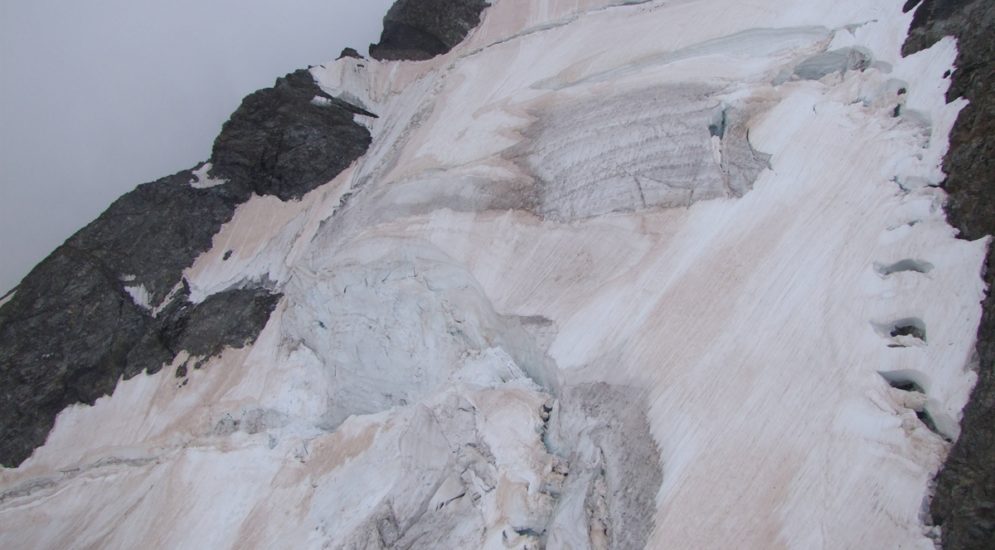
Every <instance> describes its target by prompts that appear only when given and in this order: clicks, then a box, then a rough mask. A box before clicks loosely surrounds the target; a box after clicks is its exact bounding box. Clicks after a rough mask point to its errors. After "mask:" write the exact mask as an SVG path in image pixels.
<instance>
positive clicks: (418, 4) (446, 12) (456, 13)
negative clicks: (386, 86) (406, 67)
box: [370, 0, 488, 60]
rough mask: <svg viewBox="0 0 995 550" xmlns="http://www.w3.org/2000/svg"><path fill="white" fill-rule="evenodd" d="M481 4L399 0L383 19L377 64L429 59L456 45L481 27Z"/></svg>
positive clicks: (373, 50) (474, 0) (374, 50)
mask: <svg viewBox="0 0 995 550" xmlns="http://www.w3.org/2000/svg"><path fill="white" fill-rule="evenodd" d="M487 5H488V3H487V2H486V1H484V0H398V1H397V2H395V3H394V5H393V6H392V7H391V8H390V11H388V12H387V15H386V16H385V17H384V19H383V32H382V33H381V34H380V43H379V44H372V45H370V55H371V56H372V57H373V58H375V59H379V60H395V59H414V60H422V59H430V58H432V57H435V56H437V55H440V54H444V53H446V52H448V51H449V50H451V49H453V47H455V46H456V45H457V44H459V43H460V42H461V41H462V40H463V39H464V38H466V35H467V34H469V32H470V30H472V29H473V28H474V27H476V26H477V25H478V24H479V23H480V14H481V13H482V12H483V11H484V8H486V7H487Z"/></svg>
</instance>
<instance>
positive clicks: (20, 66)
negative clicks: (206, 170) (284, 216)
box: [0, 0, 393, 295]
mask: <svg viewBox="0 0 995 550" xmlns="http://www.w3.org/2000/svg"><path fill="white" fill-rule="evenodd" d="M392 3H393V1H392V0H87V1H85V2H81V1H79V0H0V295H2V294H3V293H5V292H6V291H7V290H8V289H10V288H12V287H14V286H15V285H16V284H17V283H18V282H19V281H20V279H21V278H22V277H23V276H24V275H26V274H27V272H28V271H29V270H30V269H31V268H32V267H34V265H35V264H37V263H38V262H39V261H40V260H41V259H43V258H44V257H45V256H46V255H48V253H49V252H51V251H52V250H53V249H54V248H55V247H56V246H58V245H59V244H61V243H62V241H64V240H65V239H66V238H67V237H69V236H70V235H71V234H72V233H73V232H74V231H76V230H77V229H79V228H81V227H83V226H84V225H86V224H87V223H88V222H89V221H91V220H92V219H94V218H95V217H96V216H97V215H98V214H100V212H102V211H103V210H104V209H105V208H106V207H107V206H108V205H109V204H110V203H111V201H113V200H114V199H115V198H117V197H118V196H120V195H121V194H122V193H124V192H126V191H129V190H130V189H132V188H134V187H135V186H136V185H138V184H140V183H144V182H146V181H152V180H155V179H158V178H160V177H162V176H165V175H168V174H172V173H174V172H177V171H179V170H182V169H184V168H190V167H192V166H193V165H194V164H196V163H197V162H199V161H202V160H206V159H207V157H208V156H210V152H211V144H212V142H213V141H214V136H216V135H217V133H218V131H219V130H220V129H221V124H222V123H223V122H224V121H225V120H226V119H227V118H228V115H229V114H231V112H232V111H233V110H234V109H235V108H236V107H238V104H239V102H240V100H241V98H242V97H243V96H245V95H246V94H248V93H250V92H252V91H253V90H256V89H258V88H261V87H265V86H270V85H272V84H273V81H274V80H275V79H276V77H278V76H281V75H283V74H285V73H288V72H290V71H292V70H294V69H296V68H299V67H306V66H308V65H317V64H320V63H324V62H326V61H328V60H331V59H334V58H335V57H337V56H338V53H339V52H340V51H341V50H342V48H344V47H346V46H352V47H354V48H356V49H357V50H359V51H360V52H361V53H364V54H365V53H366V50H367V46H368V45H369V43H370V42H375V41H376V39H377V37H378V36H379V34H380V29H381V21H382V19H383V15H384V14H385V13H386V12H387V9H388V8H389V7H390V5H391V4H392Z"/></svg>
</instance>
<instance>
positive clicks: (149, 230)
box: [0, 70, 372, 466]
mask: <svg viewBox="0 0 995 550" xmlns="http://www.w3.org/2000/svg"><path fill="white" fill-rule="evenodd" d="M315 96H318V97H321V98H322V100H321V101H312V100H313V99H314V98H315ZM357 113H358V114H362V115H365V116H372V114H371V113H366V112H365V111H362V110H361V109H358V108H356V107H353V106H351V105H349V104H347V103H345V102H343V101H339V100H336V99H332V98H330V97H328V96H327V95H325V94H323V93H322V92H321V91H320V89H319V88H318V86H317V85H316V84H315V83H314V81H313V80H312V78H311V76H310V74H309V73H307V71H303V70H302V71H297V72H295V73H292V74H290V75H287V76H286V77H284V78H281V79H279V80H277V82H276V85H275V86H274V87H273V88H268V89H265V90H260V91H258V92H255V93H253V94H251V95H249V96H248V97H247V98H246V99H245V100H244V101H243V103H242V105H241V106H240V107H239V108H238V110H237V111H236V112H235V113H234V114H233V115H232V117H231V120H229V121H228V122H227V123H226V124H225V126H224V128H223V130H222V132H221V135H219V136H218V138H217V140H216V142H215V146H214V155H213V158H212V161H213V163H214V170H213V173H214V175H215V176H216V177H222V178H226V179H228V180H229V181H228V183H225V184H223V185H217V186H214V187H210V188H206V189H195V188H193V187H191V186H190V185H189V183H190V181H191V180H192V179H193V174H192V172H191V171H189V170H187V171H183V172H179V173H177V174H175V175H173V176H169V177H166V178H163V179H160V180H158V181H155V182H152V183H146V184H143V185H140V186H138V187H137V188H136V189H135V190H134V191H131V192H129V193H127V194H125V195H124V196H122V197H121V198H119V199H118V200H116V201H115V202H114V203H113V204H112V205H111V206H110V208H108V209H107V211H106V212H104V213H103V214H101V215H100V216H99V217H98V218H97V219H96V220H94V221H93V222H92V223H90V224H89V225H87V226H86V227H85V228H83V229H81V230H80V231H79V232H77V233H76V234H75V235H73V236H72V237H70V238H69V239H68V240H67V241H66V242H65V244H63V245H62V246H60V247H59V248H58V249H56V250H55V252H53V253H52V254H51V255H50V256H49V257H48V258H46V259H45V260H43V261H42V262H41V263H40V264H39V265H38V266H37V267H35V269H34V270H32V271H31V273H29V274H28V276H27V277H25V279H24V280H23V281H21V284H20V285H19V286H18V287H17V289H16V292H15V294H14V296H13V297H12V298H11V299H10V301H9V302H7V303H6V304H5V305H3V306H2V307H0V464H3V465H5V466H16V465H17V464H20V463H21V462H22V461H24V460H25V459H26V458H27V457H29V456H30V455H31V453H32V452H33V450H34V449H35V448H36V447H37V446H39V445H41V444H43V443H44V442H45V438H46V437H47V435H48V432H49V430H50V429H51V428H52V425H53V423H54V421H55V417H56V415H58V413H59V411H61V410H62V409H64V408H65V407H67V406H69V405H72V404H74V403H87V404H92V403H93V402H94V401H95V400H96V399H97V398H99V397H101V396H103V395H107V394H110V393H112V392H113V391H114V387H115V386H116V385H117V382H118V380H119V379H120V378H121V377H124V378H126V379H127V378H130V377H132V376H135V375H136V374H139V373H141V372H142V371H145V370H147V371H148V372H150V373H154V372H156V371H158V370H159V369H160V368H161V367H162V365H163V364H166V363H169V362H170V361H172V359H173V358H174V357H175V356H176V354H177V353H179V352H180V351H181V350H186V351H188V352H189V353H190V354H191V355H194V356H210V355H214V354H216V353H218V352H220V351H221V350H222V349H223V348H224V347H226V346H232V347H239V346H243V345H245V344H248V343H250V342H252V341H254V340H255V338H256V336H257V335H258V334H259V331H260V330H262V328H263V326H264V325H265V324H266V321H267V320H268V319H269V316H270V313H271V312H272V311H273V308H274V307H275V306H276V303H277V301H278V300H279V298H280V295H279V294H272V293H270V291H268V290H266V289H262V288H256V289H239V290H229V291H227V292H222V293H219V294H216V295H214V296H211V297H209V298H208V299H207V300H205V301H204V302H203V303H201V304H198V305H194V304H191V303H190V302H189V301H188V300H187V295H188V293H187V291H186V287H185V283H184V281H183V280H182V273H183V270H184V269H185V268H187V267H189V266H190V265H191V264H192V263H193V261H194V260H195V259H196V257H197V256H198V255H199V254H201V253H202V252H204V251H206V250H208V249H209V248H210V247H211V244H212V238H213V236H214V235H215V234H216V233H217V232H218V230H219V229H220V228H221V226H222V225H223V224H224V223H226V222H227V221H229V220H230V219H231V217H232V215H233V214H234V212H235V208H236V207H237V206H238V205H239V204H241V203H242V202H244V201H246V200H247V199H248V198H249V197H250V196H251V195H252V193H257V194H261V195H264V194H272V195H276V196H278V197H280V198H281V199H283V200H289V199H297V198H300V197H301V196H302V195H303V194H305V193H306V192H308V191H310V190H311V189H313V188H315V187H317V186H319V185H321V184H323V183H325V182H327V181H328V180H330V179H332V178H333V177H335V175H337V174H338V173H339V172H340V171H341V170H342V169H344V168H345V167H346V166H348V165H349V163H351V162H352V161H353V160H355V159H356V158H358V157H359V156H361V155H362V154H363V153H364V152H365V151H366V148H367V147H368V146H369V143H370V134H369V132H368V131H367V130H366V129H365V128H363V127H362V126H360V125H359V124H357V123H355V122H354V121H353V115H354V114H357ZM139 287H141V288H144V290H145V291H146V292H147V294H148V302H149V304H147V305H148V306H151V307H155V306H157V305H162V306H163V307H162V311H160V312H159V313H158V315H155V316H153V315H152V312H151V311H149V309H148V308H146V307H143V306H140V305H138V304H136V303H135V299H133V298H132V296H131V294H130V293H129V288H130V289H131V291H132V292H134V291H135V289H137V288H139ZM171 293H172V294H173V295H172V297H170V294H171ZM168 297H170V299H169V300H167V298H168Z"/></svg>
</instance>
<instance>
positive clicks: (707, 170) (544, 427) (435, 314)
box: [0, 0, 986, 549]
mask: <svg viewBox="0 0 995 550" xmlns="http://www.w3.org/2000/svg"><path fill="white" fill-rule="evenodd" d="M901 4H902V3H901V2H899V1H897V0H894V1H887V2H882V1H871V0H844V1H833V2H829V1H809V2H791V3H785V2H774V1H773V0H761V1H759V2H751V3H742V2H726V1H720V0H702V1H699V2H664V1H651V2H609V1H605V0H585V1H580V2H577V1H563V0H528V1H526V0H497V1H495V2H493V3H492V5H491V7H489V8H488V9H487V10H486V11H485V13H484V18H483V21H482V22H481V25H480V26H479V27H478V28H477V29H475V30H474V31H473V32H472V33H471V34H470V36H469V37H468V38H467V39H466V41H465V42H464V43H462V44H460V45H459V46H457V47H456V48H454V49H453V50H452V51H451V52H449V53H447V54H445V55H443V56H440V57H438V58H435V59H433V60H429V61H423V62H418V63H406V62H377V61H367V60H357V59H354V58H348V57H347V58H343V59H340V60H338V61H335V62H332V63H329V64H327V65H325V66H323V67H315V68H314V69H312V74H313V75H314V76H315V78H316V80H317V81H318V82H319V84H320V85H321V86H322V88H323V90H324V91H325V92H326V93H328V94H329V95H331V96H334V97H338V98H345V99H346V100H348V101H349V102H350V103H353V104H356V105H362V106H363V108H364V109H367V110H369V111H370V112H374V113H376V114H377V115H378V117H379V118H377V119H374V120H370V121H367V122H368V124H369V129H370V132H371V134H372V136H373V141H372V144H371V146H370V149H369V151H368V153H367V154H366V155H365V156H363V157H362V158H360V159H358V160H357V161H356V162H355V163H354V164H353V165H352V166H351V167H350V168H349V169H348V170H346V171H345V172H343V173H341V174H340V175H339V176H338V177H336V178H335V179H334V180H332V181H331V182H329V183H327V184H326V185H324V186H321V187H318V188H317V189H314V190H313V191H311V192H309V193H308V194H307V195H305V196H303V197H302V198H301V200H299V201H287V202H284V201H280V200H277V199H275V198H273V197H254V198H253V199H251V200H250V201H249V202H247V203H245V204H243V205H241V206H240V207H239V209H238V210H237V211H236V213H235V216H234V218H233V219H232V220H231V221H230V222H229V223H228V224H226V225H225V227H223V228H222V230H221V231H220V232H219V233H218V234H217V235H216V236H215V238H214V247H213V249H212V250H210V251H209V252H207V253H205V254H204V255H202V256H201V257H200V258H198V259H197V260H196V262H195V263H194V265H192V266H191V267H190V268H189V269H187V270H186V271H185V273H184V275H185V277H186V280H187V282H188V284H189V286H190V289H191V300H192V301H194V302H202V301H204V300H205V299H207V298H208V297H209V296H211V295H214V294H216V293H219V292H222V291H225V290H228V289H231V288H238V287H239V286H241V285H244V284H245V283H246V282H247V281H266V284H267V285H268V286H270V287H273V288H275V289H278V290H279V291H280V292H282V293H283V299H282V300H281V302H280V305H279V306H278V307H277V310H276V312H275V313H274V314H273V316H272V317H271V318H270V320H269V323H268V324H267V326H266V328H265V329H264V330H263V332H262V334H260V336H259V338H258V339H257V340H256V342H255V344H254V345H253V346H251V347H249V348H245V349H240V350H231V349H230V350H227V351H226V352H224V353H223V354H221V355H220V356H218V357H214V358H211V359H210V360H208V361H207V362H205V363H203V364H202V365H200V368H199V369H195V368H193V366H191V368H190V369H189V372H188V374H187V375H186V377H181V378H176V377H175V376H174V373H175V372H177V368H178V367H180V366H182V364H183V362H184V361H185V359H186V358H185V357H184V356H182V354H181V356H180V357H178V358H177V360H176V362H175V364H174V365H171V367H174V368H168V369H163V370H162V371H161V372H160V373H159V374H157V375H155V376H149V377H137V378H134V379H132V380H129V381H127V382H123V383H121V384H119V386H118V388H117V390H116V392H115V394H114V395H113V396H111V397H109V398H105V399H102V400H100V401H98V403H97V404H96V405H95V406H94V407H73V408H71V409H69V410H67V411H64V412H63V413H62V414H61V415H60V417H59V419H58V422H57V424H56V428H55V429H54V430H53V432H52V433H51V435H50V437H49V440H48V442H47V444H46V445H45V446H44V447H41V448H40V449H38V450H37V451H36V453H35V455H34V456H33V457H32V458H31V459H29V460H28V461H27V462H26V463H25V464H24V465H22V466H21V467H20V468H18V469H16V470H5V471H3V472H2V473H0V524H2V526H3V528H2V529H0V546H3V547H70V546H74V545H75V546H80V547H85V546H90V545H96V546H102V547H129V546H134V543H135V541H138V540H141V541H145V543H146V544H147V545H152V546H158V547H239V548H241V547H316V548H317V547H332V548H352V547H366V548H380V547H404V546H407V545H410V546H413V547H431V548H471V547H485V548H534V547H537V546H538V545H546V546H547V547H550V548H639V547H644V546H645V547H649V548H729V547H737V548H877V547H903V548H923V549H926V548H933V539H932V538H931V537H935V531H934V530H932V528H931V527H930V526H929V525H925V524H924V521H925V519H924V518H923V517H922V516H921V510H922V504H923V501H924V499H926V498H928V496H929V495H928V492H929V482H930V479H931V478H932V476H933V474H934V472H935V471H936V469H937V468H938V467H939V465H940V463H941V461H942V460H943V458H944V456H945V454H946V452H947V449H948V448H949V445H950V443H949V440H951V439H953V438H955V437H956V432H957V419H958V418H959V415H960V411H961V409H962V407H963V405H964V403H965V401H966V399H967V396H968V392H969V391H970V388H971V387H972V385H973V383H974V379H975V374H974V373H973V371H972V370H971V365H970V358H971V350H972V347H973V334H974V333H975V329H976V327H977V324H978V320H979V316H980V306H979V303H978V301H979V299H980V298H981V296H982V293H983V285H982V282H981V279H980V278H979V275H978V274H979V269H980V266H981V263H982V258H983V255H984V250H985V245H986V243H985V242H983V241H978V242H965V241H959V240H957V239H955V238H954V230H953V229H952V228H951V227H950V226H949V225H947V223H946V221H945V219H944V217H943V212H942V202H943V200H944V195H943V192H942V191H941V190H939V189H938V188H936V187H935V185H936V183H938V182H939V181H940V180H941V179H942V171H941V169H940V160H941V158H942V155H943V154H944V152H945V151H946V147H947V142H946V136H947V133H948V132H949V130H950V127H951V125H952V124H953V121H954V119H955V117H956V115H957V112H958V111H959V109H960V107H961V106H962V102H959V101H957V102H954V103H951V104H947V103H946V102H945V99H944V93H945V91H946V89H947V86H948V84H949V81H948V80H947V79H946V77H944V76H943V75H944V72H945V71H947V70H948V69H950V68H951V64H952V63H953V60H954V58H955V54H956V49H955V45H954V43H953V42H952V41H951V40H943V41H941V42H939V43H938V44H936V45H935V46H933V47H932V48H931V49H929V50H926V51H923V52H920V53H918V54H916V55H914V56H912V57H909V58H904V59H903V58H901V57H900V56H899V48H900V45H901V43H902V40H903V38H904V36H905V33H906V29H907V27H908V24H909V21H910V19H911V17H912V14H911V13H909V14H903V13H902V11H901V7H902V6H901ZM899 89H904V90H905V92H904V93H902V94H899V93H897V90H899ZM899 103H900V104H901V105H902V107H901V109H898V111H897V114H898V116H895V115H896V105H898V104H899ZM909 182H918V183H919V184H918V185H912V184H908V183H909ZM900 183H902V185H900Z"/></svg>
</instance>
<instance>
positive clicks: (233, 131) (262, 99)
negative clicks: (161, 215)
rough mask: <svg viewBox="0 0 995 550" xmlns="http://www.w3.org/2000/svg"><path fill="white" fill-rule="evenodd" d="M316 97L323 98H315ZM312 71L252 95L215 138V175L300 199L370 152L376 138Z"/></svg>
mask: <svg viewBox="0 0 995 550" xmlns="http://www.w3.org/2000/svg"><path fill="white" fill-rule="evenodd" d="M315 97H318V98H320V99H319V100H318V101H315ZM354 114H360V115H364V116H372V115H371V113H367V112H366V111H363V110H362V109H359V108H357V107H353V106H352V105H349V104H348V103H346V102H344V101H340V100H338V99H334V98H332V97H331V96H329V95H328V94H325V93H324V92H322V91H321V89H320V88H319V87H318V86H317V85H316V84H315V83H314V79H312V78H311V75H310V73H308V72H307V70H304V69H301V70H299V71H296V72H293V73H290V74H288V75H287V76H285V77H283V78H280V79H278V80H277V81H276V84H275V85H274V86H273V87H272V88H266V89H263V90H259V91H257V92H255V93H253V94H250V95H248V96H246V98H245V99H243V100H242V104H241V105H240V106H239V108H238V109H237V110H236V111H235V112H234V113H233V114H232V116H231V118H230V119H228V122H226V123H225V125H224V127H223V128H222V129H221V133H220V134H219V135H218V137H217V139H216V140H215V141H214V152H213V154H212V156H211V160H212V162H213V168H212V169H211V173H212V175H214V176H215V177H220V178H224V179H227V180H228V181H229V182H230V183H231V184H234V185H235V186H236V187H244V188H246V189H249V190H251V191H254V192H255V193H257V194H259V195H276V196H277V197H280V199H282V200H291V199H299V198H301V197H302V196H303V195H304V194H305V193H307V192H308V191H310V190H312V189H314V188H315V187H318V186H319V185H321V184H323V183H327V182H328V181H329V180H331V179H332V178H334V177H335V176H336V175H337V174H338V173H339V172H341V171H342V170H344V169H345V168H346V167H347V166H349V164H350V163H352V161H354V160H356V159H357V158H359V157H360V156H362V155H363V153H365V152H366V149H367V147H369V145H370V141H371V137H370V133H369V131H368V130H366V128H364V127H362V126H360V125H359V124H356V123H355V122H354V121H353V115H354Z"/></svg>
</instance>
